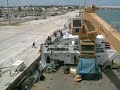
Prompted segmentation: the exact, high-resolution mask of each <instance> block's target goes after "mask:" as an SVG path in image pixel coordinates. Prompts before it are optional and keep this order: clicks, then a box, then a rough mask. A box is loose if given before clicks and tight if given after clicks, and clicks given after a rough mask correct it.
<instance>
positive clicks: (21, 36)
mask: <svg viewBox="0 0 120 90" xmlns="http://www.w3.org/2000/svg"><path fill="white" fill-rule="evenodd" d="M77 12H78V11H73V12H69V13H67V14H65V15H61V16H54V17H49V18H47V19H42V20H33V21H30V22H25V23H21V24H20V25H18V26H9V25H8V26H0V68H1V67H10V66H11V64H12V63H13V62H15V61H16V60H23V61H24V62H25V64H26V66H28V65H30V64H31V63H32V62H30V60H31V59H30V58H29V57H34V58H32V59H33V60H35V58H36V57H38V56H39V54H38V53H36V52H39V47H40V44H41V43H44V42H45V39H46V38H47V37H48V36H49V35H51V34H52V33H53V32H54V31H55V30H59V29H63V28H64V24H65V23H66V22H67V21H68V20H69V19H70V18H72V17H75V16H76V14H78V13H77ZM34 41H35V43H36V46H37V48H32V43H33V42H34ZM35 53H36V54H38V55H34V54H35ZM31 55H32V56H31ZM33 60H31V61H33ZM5 75H6V76H5ZM3 76H4V78H6V79H5V80H4V78H3V77H2V79H1V78H0V88H3V87H4V85H6V84H7V83H8V82H9V81H10V80H9V78H10V77H9V76H8V74H7V73H5V74H4V75H3ZM14 79H15V77H14ZM14 79H13V80H14ZM11 80H12V78H11ZM13 80H12V81H13ZM11 83H12V82H11ZM0 90H2V89H0Z"/></svg>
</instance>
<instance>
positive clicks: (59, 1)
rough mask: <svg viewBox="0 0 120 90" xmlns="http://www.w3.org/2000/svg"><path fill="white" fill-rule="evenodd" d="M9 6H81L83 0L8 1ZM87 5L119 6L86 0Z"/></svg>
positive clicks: (1, 0)
mask: <svg viewBox="0 0 120 90" xmlns="http://www.w3.org/2000/svg"><path fill="white" fill-rule="evenodd" d="M8 1H9V6H25V5H83V1H84V0H8ZM6 2H7V0H0V6H6ZM87 4H88V5H90V4H95V5H98V6H120V0H87Z"/></svg>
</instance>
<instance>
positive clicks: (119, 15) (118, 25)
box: [97, 9, 120, 32]
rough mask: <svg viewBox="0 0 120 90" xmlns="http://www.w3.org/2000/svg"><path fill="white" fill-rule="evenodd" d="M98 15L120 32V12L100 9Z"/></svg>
mask: <svg viewBox="0 0 120 90" xmlns="http://www.w3.org/2000/svg"><path fill="white" fill-rule="evenodd" d="M97 15H98V16H100V17H101V18H102V19H103V20H105V21H106V22H108V23H109V24H111V26H113V27H114V28H115V29H117V30H118V31H119V32H120V10H118V9H100V10H98V11H97Z"/></svg>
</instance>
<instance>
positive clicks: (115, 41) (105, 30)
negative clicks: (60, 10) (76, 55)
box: [70, 5, 120, 57]
mask: <svg viewBox="0 0 120 90" xmlns="http://www.w3.org/2000/svg"><path fill="white" fill-rule="evenodd" d="M97 9H98V8H97V7H96V6H95V5H92V6H91V7H84V9H83V13H82V17H76V18H73V19H72V20H71V23H70V30H71V32H72V34H73V35H78V36H79V38H80V43H81V44H80V45H81V48H80V52H81V57H95V53H96V50H95V46H96V36H97V35H99V34H101V35H103V36H104V37H105V39H106V40H107V41H108V42H109V44H110V45H111V46H112V47H113V48H114V49H115V50H116V51H117V52H118V53H119V54H120V33H119V32H117V30H115V29H114V28H112V27H111V25H109V24H108V23H107V22H105V21H104V20H103V19H102V18H100V17H99V16H98V15H97V14H96V11H97ZM83 48H84V50H83ZM85 48H88V49H86V50H85Z"/></svg>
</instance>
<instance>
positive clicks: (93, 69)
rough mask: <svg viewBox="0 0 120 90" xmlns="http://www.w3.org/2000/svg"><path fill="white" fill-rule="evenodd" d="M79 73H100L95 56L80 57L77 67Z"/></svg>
mask: <svg viewBox="0 0 120 90" xmlns="http://www.w3.org/2000/svg"><path fill="white" fill-rule="evenodd" d="M77 73H78V74H80V75H81V74H96V73H99V68H98V66H97V64H96V60H95V58H91V59H88V58H80V60H79V63H78V67H77Z"/></svg>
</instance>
